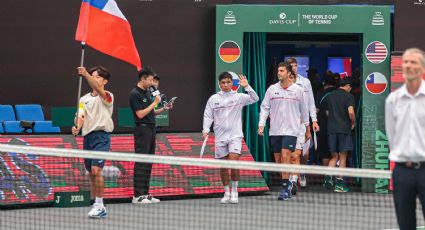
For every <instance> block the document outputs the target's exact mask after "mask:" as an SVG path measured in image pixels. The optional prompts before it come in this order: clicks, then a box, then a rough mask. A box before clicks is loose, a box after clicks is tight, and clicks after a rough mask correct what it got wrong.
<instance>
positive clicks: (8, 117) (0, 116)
mask: <svg viewBox="0 0 425 230" xmlns="http://www.w3.org/2000/svg"><path fill="white" fill-rule="evenodd" d="M3 121H16V117H15V111H13V107H12V106H11V105H0V123H1V122H3Z"/></svg>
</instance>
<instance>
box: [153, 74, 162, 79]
mask: <svg viewBox="0 0 425 230" xmlns="http://www.w3.org/2000/svg"><path fill="white" fill-rule="evenodd" d="M153 79H156V80H158V81H159V80H161V78H159V76H158V75H157V74H155V76H153Z"/></svg>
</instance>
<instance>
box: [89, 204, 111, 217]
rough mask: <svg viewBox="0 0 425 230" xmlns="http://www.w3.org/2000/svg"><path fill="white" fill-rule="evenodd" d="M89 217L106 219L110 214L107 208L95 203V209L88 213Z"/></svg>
mask: <svg viewBox="0 0 425 230" xmlns="http://www.w3.org/2000/svg"><path fill="white" fill-rule="evenodd" d="M88 216H89V217H90V218H105V217H107V216H108V213H107V212H106V208H105V206H103V205H101V204H98V203H95V204H93V208H92V209H91V210H90V212H89V213H88Z"/></svg>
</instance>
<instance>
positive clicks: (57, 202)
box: [55, 196, 61, 204]
mask: <svg viewBox="0 0 425 230" xmlns="http://www.w3.org/2000/svg"><path fill="white" fill-rule="evenodd" d="M60 200H61V196H56V200H55V202H56V204H59V203H60Z"/></svg>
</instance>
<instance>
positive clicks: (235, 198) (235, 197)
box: [230, 192, 239, 204]
mask: <svg viewBox="0 0 425 230" xmlns="http://www.w3.org/2000/svg"><path fill="white" fill-rule="evenodd" d="M238 202H239V200H238V192H232V193H231V194H230V203H231V204H237V203H238Z"/></svg>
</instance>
